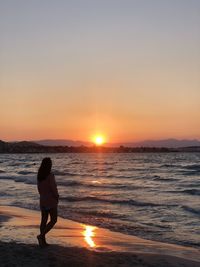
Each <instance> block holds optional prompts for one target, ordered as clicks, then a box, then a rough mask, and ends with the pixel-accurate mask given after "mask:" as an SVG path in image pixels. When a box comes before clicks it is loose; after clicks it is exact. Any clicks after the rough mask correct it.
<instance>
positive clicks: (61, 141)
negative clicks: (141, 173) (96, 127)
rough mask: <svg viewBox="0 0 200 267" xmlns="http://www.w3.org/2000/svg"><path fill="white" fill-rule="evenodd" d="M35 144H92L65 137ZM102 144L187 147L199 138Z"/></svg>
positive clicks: (198, 144) (194, 144)
mask: <svg viewBox="0 0 200 267" xmlns="http://www.w3.org/2000/svg"><path fill="white" fill-rule="evenodd" d="M34 142H35V143H37V144H40V145H45V146H75V147H78V146H93V144H92V143H91V142H83V141H73V140H65V139H56V140H54V139H48V140H40V141H34ZM104 146H106V147H120V146H126V147H168V148H178V147H188V146H200V141H199V140H196V139H194V140H188V139H184V140H178V139H173V138H170V139H163V140H145V141H141V142H128V143H127V142H120V143H107V144H105V145H104Z"/></svg>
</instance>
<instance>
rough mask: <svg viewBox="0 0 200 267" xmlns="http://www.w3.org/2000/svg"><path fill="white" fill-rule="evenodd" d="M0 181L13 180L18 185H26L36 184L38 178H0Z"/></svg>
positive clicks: (10, 176)
mask: <svg viewBox="0 0 200 267" xmlns="http://www.w3.org/2000/svg"><path fill="white" fill-rule="evenodd" d="M0 180H13V181H15V182H17V183H24V184H36V183H37V181H36V177H35V176H12V175H9V176H0Z"/></svg>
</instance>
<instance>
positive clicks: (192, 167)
mask: <svg viewBox="0 0 200 267" xmlns="http://www.w3.org/2000/svg"><path fill="white" fill-rule="evenodd" d="M182 168H183V169H187V170H194V171H200V165H199V164H192V165H185V166H182Z"/></svg>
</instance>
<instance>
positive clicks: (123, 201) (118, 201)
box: [60, 196, 174, 207]
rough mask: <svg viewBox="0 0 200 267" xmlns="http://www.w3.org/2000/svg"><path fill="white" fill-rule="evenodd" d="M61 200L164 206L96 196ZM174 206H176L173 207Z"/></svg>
mask: <svg viewBox="0 0 200 267" xmlns="http://www.w3.org/2000/svg"><path fill="white" fill-rule="evenodd" d="M60 200H64V201H67V202H81V201H96V202H104V203H110V204H120V205H133V206H138V207H146V206H147V207H159V206H163V205H162V204H157V203H150V202H140V201H136V200H133V199H128V200H124V199H121V200H120V199H107V198H98V197H95V196H86V197H75V196H69V197H61V198H60ZM173 206H174V205H173Z"/></svg>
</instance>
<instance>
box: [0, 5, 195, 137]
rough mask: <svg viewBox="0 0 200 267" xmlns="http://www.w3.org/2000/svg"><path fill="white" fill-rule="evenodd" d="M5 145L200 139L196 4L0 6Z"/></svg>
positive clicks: (0, 110)
mask: <svg viewBox="0 0 200 267" xmlns="http://www.w3.org/2000/svg"><path fill="white" fill-rule="evenodd" d="M0 38H1V41H0V99H1V105H0V139H3V140H23V139H26V140H34V139H44V138H65V139H74V140H89V139H90V138H91V136H92V135H93V134H95V133H97V132H99V133H103V134H105V136H106V138H107V140H108V141H111V142H116V141H136V140H143V139H162V138H169V137H175V138H181V139H182V138H197V139H200V1H199V0H121V1H119V0H90V1H88V0H84V1H83V0H79V1H78V0H28V1H27V0H17V1H16V0H1V1H0Z"/></svg>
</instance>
